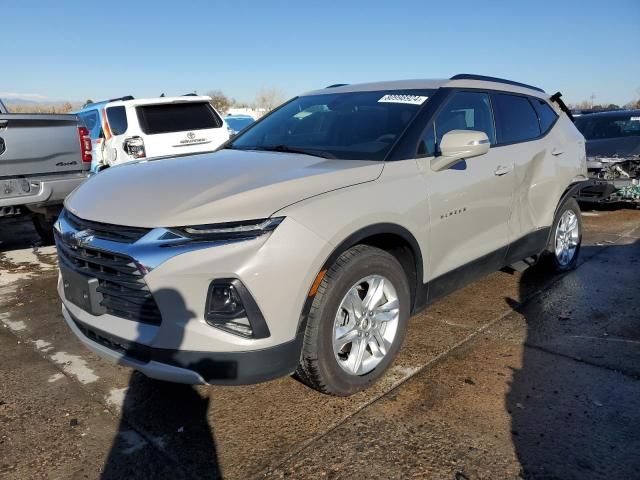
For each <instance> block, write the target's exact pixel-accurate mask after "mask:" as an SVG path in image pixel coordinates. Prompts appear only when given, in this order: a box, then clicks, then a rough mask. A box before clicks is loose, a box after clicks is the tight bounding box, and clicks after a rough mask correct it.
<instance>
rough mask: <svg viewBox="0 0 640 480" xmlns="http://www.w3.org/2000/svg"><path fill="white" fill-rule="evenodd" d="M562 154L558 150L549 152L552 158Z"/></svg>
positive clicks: (561, 151)
mask: <svg viewBox="0 0 640 480" xmlns="http://www.w3.org/2000/svg"><path fill="white" fill-rule="evenodd" d="M563 153H564V151H563V150H560V149H559V148H554V149H553V150H551V155H553V156H554V157H557V156H558V155H562V154H563Z"/></svg>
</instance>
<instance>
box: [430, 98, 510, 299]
mask: <svg viewBox="0 0 640 480" xmlns="http://www.w3.org/2000/svg"><path fill="white" fill-rule="evenodd" d="M451 130H477V131H484V132H485V133H486V134H487V137H488V138H489V140H490V142H491V144H492V145H494V144H495V143H496V133H495V127H494V121H493V114H492V110H491V102H490V100H489V95H488V94H487V93H484V92H475V91H459V92H454V93H453V94H452V95H451V96H450V97H449V98H448V99H447V100H446V101H445V104H444V105H443V107H442V109H441V110H440V111H439V113H438V114H437V115H436V117H435V120H434V122H432V124H431V128H429V129H428V133H427V134H425V136H424V139H423V143H421V147H422V148H423V149H424V150H423V153H424V155H425V160H426V162H425V163H423V166H424V168H423V172H424V176H425V183H426V185H425V189H426V192H427V195H428V197H429V205H430V213H431V231H430V241H429V243H428V245H429V246H428V249H429V263H430V268H429V271H428V278H429V280H430V283H432V281H433V280H434V279H436V280H437V279H438V278H439V277H440V279H441V280H444V281H441V282H440V285H439V286H438V285H437V282H433V287H435V290H433V291H432V288H431V287H430V297H432V298H433V297H434V296H435V297H437V296H440V295H439V293H442V294H444V293H446V292H445V291H444V290H451V289H452V288H455V287H458V286H461V285H462V284H465V283H468V281H470V280H472V279H473V278H475V277H476V276H477V275H479V274H482V273H487V272H490V271H492V270H495V269H497V268H500V267H501V266H502V265H501V264H500V262H501V261H502V259H503V258H504V254H505V250H506V247H507V245H508V244H509V241H510V232H509V217H510V215H511V205H512V195H513V189H514V180H513V178H514V177H513V166H514V161H513V158H511V157H510V156H509V155H508V154H507V152H504V151H503V150H504V149H500V148H497V149H492V148H490V149H489V152H488V153H486V154H485V155H481V156H479V157H475V158H470V159H466V160H462V161H460V162H459V163H458V164H456V165H454V166H452V167H451V168H449V169H447V170H443V171H440V172H435V171H433V170H431V168H430V167H429V160H430V158H432V157H433V155H434V154H435V153H436V152H437V151H438V142H439V141H440V139H442V136H443V135H444V134H445V133H447V132H449V131H451ZM447 274H450V275H447ZM447 285H449V286H450V287H451V288H448V287H447Z"/></svg>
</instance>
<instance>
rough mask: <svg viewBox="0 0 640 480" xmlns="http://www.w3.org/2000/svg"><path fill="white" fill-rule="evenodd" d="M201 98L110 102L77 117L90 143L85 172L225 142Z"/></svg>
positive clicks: (223, 130) (218, 120) (222, 126)
mask: <svg viewBox="0 0 640 480" xmlns="http://www.w3.org/2000/svg"><path fill="white" fill-rule="evenodd" d="M210 100H211V98H210V97H207V96H197V95H193V94H189V95H183V96H181V97H158V98H137V99H136V98H133V97H131V96H127V97H122V98H114V99H111V100H107V101H104V102H96V103H90V104H88V105H85V106H84V108H83V109H82V110H80V111H79V112H78V116H79V117H80V120H81V121H82V123H83V124H84V126H85V127H86V128H87V129H88V130H89V136H90V137H91V140H92V144H93V162H92V164H91V171H92V172H94V173H96V172H99V171H100V170H103V169H105V168H107V167H112V166H114V165H119V164H121V163H125V162H130V161H132V160H140V159H143V158H157V157H166V156H175V155H185V154H191V153H200V152H212V151H214V150H215V149H217V148H218V147H219V146H220V145H222V144H223V143H224V142H226V141H227V140H228V139H229V129H228V127H227V124H226V123H225V121H224V120H223V119H222V117H221V116H220V115H219V114H218V112H217V111H216V110H215V109H214V108H213V107H212V106H211V104H210V103H209V102H210Z"/></svg>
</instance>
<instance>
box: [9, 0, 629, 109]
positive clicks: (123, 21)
mask: <svg viewBox="0 0 640 480" xmlns="http://www.w3.org/2000/svg"><path fill="white" fill-rule="evenodd" d="M2 3H3V5H2V11H1V19H2V37H3V39H4V42H3V48H2V60H3V67H2V75H1V76H0V95H2V94H3V93H4V94H5V96H7V94H8V93H20V94H36V95H41V96H43V97H46V98H50V99H69V100H77V101H81V100H85V99H87V98H92V99H93V100H98V99H103V98H106V97H113V96H120V95H125V94H132V95H134V96H156V95H159V94H160V93H162V92H164V93H166V94H167V95H171V94H182V93H186V92H190V91H194V90H196V91H198V92H200V93H204V92H206V91H208V90H211V89H220V90H223V91H224V92H225V93H226V94H227V95H229V96H232V97H235V98H236V99H238V100H245V101H252V100H253V99H254V97H255V94H256V93H257V91H258V90H259V89H260V88H263V87H265V88H266V87H277V88H279V89H280V90H282V91H283V93H284V94H285V95H286V96H293V95H295V94H296V93H299V92H301V91H305V90H309V89H314V88H318V87H323V86H326V85H329V84H331V83H339V82H340V83H342V82H344V83H356V82H364V81H372V80H388V79H402V78H441V77H448V76H451V75H453V74H455V73H461V72H465V73H479V74H484V75H493V76H502V77H506V78H511V79H513V80H518V81H522V82H526V83H532V84H535V85H539V86H541V87H542V88H544V89H545V90H547V91H548V92H555V91H557V90H561V91H562V92H563V93H564V94H565V99H566V100H568V101H571V102H578V101H581V100H586V99H588V97H589V96H590V95H591V94H592V93H593V94H595V95H596V98H595V102H596V103H604V102H606V103H609V102H613V103H626V102H628V101H631V100H633V99H636V98H638V96H640V53H638V52H640V1H639V0H616V1H609V2H604V1H591V0H583V1H562V0H556V1H548V2H544V1H540V0H538V1H534V0H532V1H517V0H513V1H507V0H504V1H498V0H496V1H478V0H477V1H467V0H456V1H438V2H427V1H424V0H423V1H420V0H416V1H404V2H403V1H384V2H383V1H361V0H355V1H349V0H342V1H339V2H338V1H332V0H324V1H277V0H274V1H269V2H267V1H249V0H246V1H232V0H231V1H229V0H227V1H225V2H217V1H194V2H190V1H186V0H185V1H182V2H176V1H175V0H172V1H167V2H163V1H154V2H152V1H136V0H129V1H126V2H123V1H120V0H110V1H108V2H96V1H93V2H91V1H86V0H85V1H82V2H76V1H66V0H58V1H55V2H53V1H48V0H47V1H45V0H42V1H39V2H37V1H31V0H20V1H8V0H7V1H3V2H2Z"/></svg>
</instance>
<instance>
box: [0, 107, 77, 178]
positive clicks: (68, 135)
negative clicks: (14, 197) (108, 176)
mask: <svg viewBox="0 0 640 480" xmlns="http://www.w3.org/2000/svg"><path fill="white" fill-rule="evenodd" d="M87 168H88V165H84V164H83V162H82V156H81V153H80V139H79V136H78V117H76V116H75V115H41V114H25V115H22V114H11V113H9V114H0V178H3V177H5V178H6V177H16V176H18V177H22V176H30V175H41V174H60V173H71V172H79V171H82V170H86V169H87Z"/></svg>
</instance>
